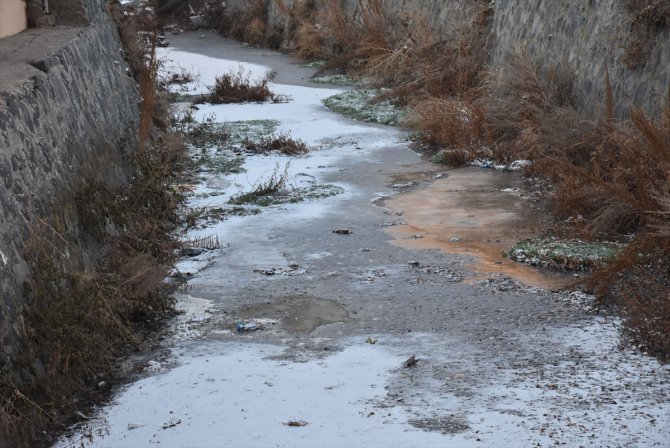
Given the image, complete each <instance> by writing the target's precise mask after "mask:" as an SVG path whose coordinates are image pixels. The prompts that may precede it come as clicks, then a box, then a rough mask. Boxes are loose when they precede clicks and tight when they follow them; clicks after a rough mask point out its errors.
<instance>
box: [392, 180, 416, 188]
mask: <svg viewBox="0 0 670 448" xmlns="http://www.w3.org/2000/svg"><path fill="white" fill-rule="evenodd" d="M414 185H416V183H415V182H412V181H409V182H396V183H395V184H391V188H410V187H413V186H414Z"/></svg>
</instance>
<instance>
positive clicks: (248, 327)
mask: <svg viewBox="0 0 670 448" xmlns="http://www.w3.org/2000/svg"><path fill="white" fill-rule="evenodd" d="M254 330H258V326H257V325H256V324H255V323H253V322H249V323H246V324H245V323H243V322H238V323H237V331H238V332H240V333H244V332H246V331H254Z"/></svg>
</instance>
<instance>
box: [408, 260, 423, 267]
mask: <svg viewBox="0 0 670 448" xmlns="http://www.w3.org/2000/svg"><path fill="white" fill-rule="evenodd" d="M407 264H408V265H410V266H412V267H413V268H418V267H419V266H421V263H419V262H418V261H416V260H412V261H408V262H407Z"/></svg>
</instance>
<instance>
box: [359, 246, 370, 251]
mask: <svg viewBox="0 0 670 448" xmlns="http://www.w3.org/2000/svg"><path fill="white" fill-rule="evenodd" d="M361 252H370V248H369V247H361Z"/></svg>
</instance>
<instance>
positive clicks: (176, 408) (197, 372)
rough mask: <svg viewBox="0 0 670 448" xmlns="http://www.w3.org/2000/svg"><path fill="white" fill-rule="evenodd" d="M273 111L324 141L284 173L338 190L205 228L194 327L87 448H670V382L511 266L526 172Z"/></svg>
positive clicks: (580, 306) (546, 280) (613, 330)
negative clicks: (472, 164)
mask: <svg viewBox="0 0 670 448" xmlns="http://www.w3.org/2000/svg"><path fill="white" fill-rule="evenodd" d="M200 36H201V33H196V34H190V33H186V34H182V35H179V36H173V37H171V39H170V41H171V45H172V47H173V48H174V49H177V50H179V51H182V52H189V53H192V54H203V55H207V56H209V57H211V58H221V59H224V58H225V59H229V60H236V61H243V62H248V63H255V64H260V65H264V66H267V67H270V68H271V69H272V70H274V71H276V72H277V77H276V78H275V81H274V82H275V84H276V85H279V84H281V85H285V86H300V87H302V88H306V89H321V90H319V92H321V93H319V94H318V95H317V94H315V98H316V97H318V96H319V95H321V94H324V95H325V94H326V93H327V92H326V93H323V89H324V87H323V86H316V85H312V84H311V83H310V82H309V80H308V77H309V76H310V75H311V74H312V73H313V72H314V70H313V69H308V68H306V67H303V66H301V65H299V64H298V63H297V61H295V60H293V59H290V58H289V57H287V56H285V55H280V54H278V53H274V52H269V51H267V50H258V49H252V48H249V47H247V46H243V45H240V44H238V43H234V42H231V41H227V40H224V39H221V38H219V37H217V36H215V35H213V34H209V33H206V34H204V38H200ZM193 68H195V69H196V70H197V68H198V67H197V66H195V67H193ZM209 68H210V69H211V67H209ZM316 91H317V90H315V92H316ZM301 92H302V91H301ZM273 106H274V105H273ZM294 106H295V105H294ZM231 107H234V106H231ZM237 107H244V106H237ZM254 107H255V106H254ZM259 107H261V106H259ZM262 107H266V108H267V109H263V110H268V111H270V112H268V113H269V114H270V115H272V114H274V115H277V116H279V117H282V116H285V121H282V125H285V126H287V127H290V128H292V129H294V131H295V134H294V135H295V136H297V137H301V138H305V139H307V140H308V141H309V139H312V140H313V141H314V142H316V141H320V142H321V146H320V147H319V148H320V149H319V150H318V151H316V152H315V153H314V154H310V155H309V156H306V157H303V158H298V159H295V160H294V161H293V162H292V166H293V167H296V170H301V171H303V174H304V173H306V174H308V175H310V176H314V178H316V179H318V181H319V182H320V183H333V184H336V185H338V186H341V187H343V188H344V190H345V193H344V194H342V195H338V196H334V197H329V198H324V199H322V200H317V201H313V202H307V203H300V204H289V205H278V206H271V207H268V208H267V209H264V210H263V211H262V213H260V214H259V215H256V216H244V217H233V218H229V219H228V220H226V221H225V222H222V223H220V224H217V225H215V226H209V227H205V228H201V229H198V230H197V231H196V234H195V235H196V236H205V235H209V234H216V235H217V237H218V239H219V241H220V242H221V244H222V248H221V249H218V250H213V251H206V252H205V253H203V254H201V255H198V256H196V257H192V258H188V259H185V260H184V261H182V263H181V264H180V269H181V271H182V273H184V274H185V275H188V276H189V282H188V286H187V287H186V288H185V289H184V290H183V291H182V292H181V294H180V298H179V306H180V307H181V308H182V309H183V310H185V312H184V314H182V315H181V316H180V317H179V318H178V319H177V321H176V322H175V324H174V328H175V332H174V334H172V335H171V337H169V338H168V339H167V340H166V343H165V349H164V350H163V352H162V353H163V356H162V357H158V358H156V359H154V360H152V361H150V362H149V363H147V365H146V368H145V370H144V375H143V378H141V379H139V380H138V381H135V382H133V383H130V384H129V385H127V386H125V387H124V388H122V389H121V390H119V391H118V393H117V394H116V395H115V399H114V401H113V402H112V403H110V405H109V406H107V407H105V408H103V409H101V410H100V413H99V415H98V416H97V418H96V419H95V420H94V424H93V425H92V433H94V434H100V435H101V436H97V435H96V436H94V437H93V439H92V442H90V443H91V444H92V445H93V446H109V447H112V446H119V447H120V446H150V445H151V444H160V446H170V447H171V446H229V445H235V446H333V447H337V446H422V447H427V446H497V447H500V446H555V445H567V446H589V447H591V446H602V447H611V446H627V447H628V446H640V447H642V446H670V442H668V441H669V440H670V400H669V399H670V383H669V380H670V369H669V368H668V367H667V366H662V365H660V364H659V363H658V362H657V361H656V360H654V359H652V358H650V357H647V356H646V355H644V354H642V353H639V352H637V351H636V350H635V349H634V348H633V347H629V346H627V345H626V343H625V341H623V340H622V339H621V334H620V331H619V327H620V324H619V321H618V320H617V319H616V318H615V317H613V316H607V315H603V314H599V313H596V312H594V311H593V310H592V308H591V305H592V303H591V302H592V298H591V297H589V296H587V295H585V294H581V293H576V292H572V291H570V290H562V289H561V288H562V287H563V286H564V285H566V284H567V280H569V279H565V278H564V277H556V276H546V275H543V274H542V273H540V272H538V271H534V270H531V268H528V267H526V266H523V267H520V266H519V265H514V264H513V263H512V262H510V261H508V260H506V259H504V258H502V256H500V252H501V251H502V249H504V248H505V247H509V246H511V244H513V243H514V242H515V241H516V239H517V238H519V237H521V236H526V235H527V234H528V232H529V231H530V230H532V223H533V222H535V220H536V219H537V212H536V210H534V208H533V207H532V204H531V203H530V202H529V201H528V198H527V196H526V195H525V194H524V192H523V190H520V188H521V183H520V179H519V178H518V177H517V175H516V174H513V173H498V172H493V171H492V170H483V169H481V168H466V169H461V170H452V171H448V170H446V169H445V167H443V166H438V165H435V164H432V163H430V162H429V161H426V160H425V159H424V158H422V157H421V156H420V155H419V154H417V153H415V152H413V151H412V150H411V148H410V145H409V142H408V141H407V134H406V133H404V132H403V131H401V130H398V129H394V128H390V127H384V126H377V125H369V124H363V123H354V122H351V121H350V120H348V119H347V118H346V117H340V116H337V115H335V114H334V113H331V112H329V111H327V110H326V109H325V108H323V106H321V105H320V103H319V101H318V99H316V100H315V101H314V102H313V103H310V104H309V105H307V106H302V107H303V109H302V110H301V111H296V110H295V109H290V106H288V105H287V106H285V107H289V108H288V109H271V106H269V105H268V106H262ZM280 107H282V106H280ZM205 109H206V108H205ZM238 110H239V116H242V117H244V119H246V118H248V117H249V116H250V115H254V116H256V115H258V114H261V115H262V113H263V112H258V111H259V110H261V109H253V113H252V112H249V110H250V109H249V107H247V108H246V109H238ZM282 111H283V112H282ZM202 112H203V113H204V112H205V111H202ZM304 112H306V114H305V117H308V118H304V119H303V118H300V117H302V115H300V113H304ZM217 115H218V116H219V117H220V118H223V117H233V116H238V112H235V109H221V110H219V111H218V112H217ZM309 117H311V118H309ZM292 120H294V121H292ZM300 120H302V121H300ZM305 120H311V121H305ZM307 130H309V132H308V131H307ZM321 130H323V132H324V136H323V138H322V139H321V140H319V136H318V134H319V132H321ZM310 143H311V142H310ZM258 160H261V161H262V160H263V159H258ZM273 160H274V159H273ZM248 163H251V162H248ZM268 163H272V162H270V161H268ZM271 168H272V167H269V169H270V170H271ZM249 176H251V174H249ZM210 180H211V179H210ZM250 182H252V183H253V180H250ZM211 184H212V183H211V182H210V185H211ZM221 184H223V185H228V184H229V182H228V183H226V180H225V178H222V180H221ZM196 202H197V201H196ZM529 229H530V230H529ZM337 230H347V231H348V233H347V232H339V233H336V232H334V231H337ZM193 236H194V235H190V237H193ZM238 324H243V325H244V324H251V327H253V330H252V331H241V332H240V331H238V330H237V326H238ZM411 356H415V359H416V360H418V361H417V362H416V363H412V362H410V363H407V362H406V361H407V360H408V359H409V358H410V357H411ZM82 431H83V432H82ZM88 433H91V427H90V426H89V428H88V429H84V430H80V432H79V433H78V434H76V435H75V436H73V438H72V439H70V441H72V440H78V437H80V436H81V435H82V434H88ZM65 443H67V442H66V441H63V442H62V443H61V445H62V444H65Z"/></svg>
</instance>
